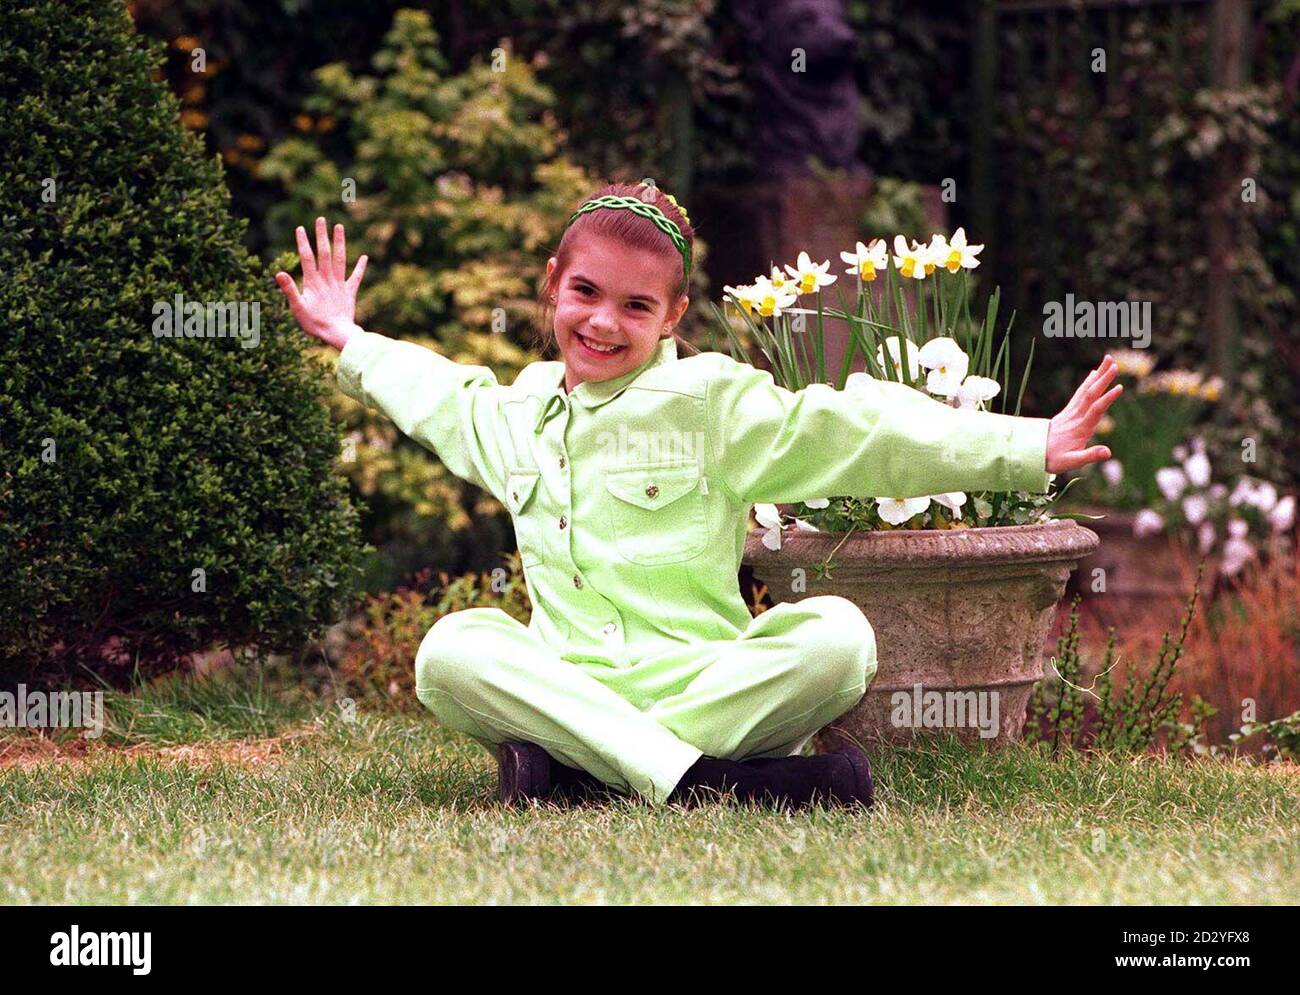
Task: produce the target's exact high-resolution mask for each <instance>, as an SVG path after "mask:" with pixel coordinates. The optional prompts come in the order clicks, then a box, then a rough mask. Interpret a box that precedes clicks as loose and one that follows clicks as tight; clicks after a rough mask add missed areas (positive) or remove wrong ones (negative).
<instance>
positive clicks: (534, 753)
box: [497, 740, 551, 805]
mask: <svg viewBox="0 0 1300 995" xmlns="http://www.w3.org/2000/svg"><path fill="white" fill-rule="evenodd" d="M497 779H498V782H499V785H500V787H499V795H500V798H501V801H502V802H503V803H505V804H506V805H519V804H523V803H524V802H526V801H527V800H528V799H530V798H537V799H545V798H546V797H547V796H548V795H550V793H551V755H550V754H549V753H547V752H546V751H545V750H543V749H542V748H541V747H540V746H538V745H537V744H535V743H524V742H521V741H519V740H507V741H506V742H504V743H502V744H501V745H500V746H498V747H497Z"/></svg>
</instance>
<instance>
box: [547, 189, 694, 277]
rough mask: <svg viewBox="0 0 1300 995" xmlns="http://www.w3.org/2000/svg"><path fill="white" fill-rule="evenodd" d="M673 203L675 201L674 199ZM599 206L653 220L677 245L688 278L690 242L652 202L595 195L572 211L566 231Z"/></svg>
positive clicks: (689, 270)
mask: <svg viewBox="0 0 1300 995" xmlns="http://www.w3.org/2000/svg"><path fill="white" fill-rule="evenodd" d="M674 203H676V202H675V201H674ZM600 207H610V208H615V209H619V208H626V209H627V210H629V211H632V212H633V213H634V214H639V215H641V217H643V218H649V219H650V220H651V221H653V222H654V223H655V226H656V227H658V228H659V229H660V230H661V231H662V232H663V233H664V234H666V235H667V236H668V237H669V238H671V239H672V240H673V245H675V246H677V251H678V252H680V253H681V254H682V263H683V267H684V272H685V274H686V279H687V281H689V280H690V278H691V243H690V242H688V241H686V236H684V235H683V234H682V230H681V229H680V228H678V227H677V224H676V223H675V222H673V221H671V220H669V218H668V217H667V215H665V214H664V212H663V211H661V210H659V208H657V207H655V206H654V204H647V203H646V202H645V201H643V200H641V199H640V198H637V197H616V196H614V195H613V194H607V195H606V196H604V197H597V198H595V199H594V200H589V201H587V203H585V204H583V205H582V206H581V207H580V208H578V209H577V210H576V211H574V212H573V217H571V218H569V220H568V223H567V224H565V226H564V228H565V230H566V231H567V230H568V228H569V225H571V224H573V222H575V221H576V220H578V218H579V217H580V216H581V215H583V214H586V213H587V212H588V211H594V210H596V209H597V208H600ZM685 213H686V212H685V211H683V212H682V214H683V215H685Z"/></svg>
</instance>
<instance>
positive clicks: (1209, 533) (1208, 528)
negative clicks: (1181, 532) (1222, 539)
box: [1196, 522, 1215, 556]
mask: <svg viewBox="0 0 1300 995" xmlns="http://www.w3.org/2000/svg"><path fill="white" fill-rule="evenodd" d="M1196 538H1197V539H1198V540H1199V541H1200V550H1201V555H1202V556H1203V555H1205V554H1206V553H1208V552H1209V551H1210V550H1211V549H1212V548H1213V547H1214V538H1215V534H1214V523H1213V522H1202V523H1201V527H1200V530H1199V531H1198V532H1197V533H1196Z"/></svg>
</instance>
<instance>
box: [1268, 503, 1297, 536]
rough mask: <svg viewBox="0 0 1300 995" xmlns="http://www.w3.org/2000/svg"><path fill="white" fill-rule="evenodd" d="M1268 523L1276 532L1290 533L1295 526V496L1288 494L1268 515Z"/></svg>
mask: <svg viewBox="0 0 1300 995" xmlns="http://www.w3.org/2000/svg"><path fill="white" fill-rule="evenodd" d="M1268 523H1269V525H1271V526H1272V528H1273V531H1274V532H1288V531H1290V529H1291V526H1292V525H1294V524H1295V495H1294V494H1288V495H1287V496H1286V497H1284V498H1283V499H1282V500H1281V501H1279V502H1278V503H1277V504H1275V505H1274V506H1273V510H1272V511H1270V512H1269V513H1268Z"/></svg>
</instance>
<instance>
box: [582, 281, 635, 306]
mask: <svg viewBox="0 0 1300 995" xmlns="http://www.w3.org/2000/svg"><path fill="white" fill-rule="evenodd" d="M577 291H578V293H580V294H582V295H583V296H584V297H586V296H587V292H588V291H591V293H593V294H594V293H595V291H594V290H592V289H591V288H590V287H588V286H587V285H586V284H585V283H582V284H579V285H578V287H577ZM632 303H633V304H635V305H636V306H637V307H639V308H640V309H641V310H642V311H649V310H650V306H649V305H648V304H646V303H645V302H644V301H633V302H632Z"/></svg>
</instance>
